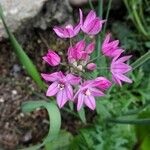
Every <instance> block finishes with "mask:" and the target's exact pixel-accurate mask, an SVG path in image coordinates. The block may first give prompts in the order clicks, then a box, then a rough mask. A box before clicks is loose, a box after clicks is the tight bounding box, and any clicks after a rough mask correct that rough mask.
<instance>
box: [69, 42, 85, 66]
mask: <svg viewBox="0 0 150 150" xmlns="http://www.w3.org/2000/svg"><path fill="white" fill-rule="evenodd" d="M84 48H85V41H84V40H81V41H79V42H78V43H76V44H75V45H74V46H70V47H69V48H68V61H69V62H70V63H72V62H74V61H78V60H80V59H81V57H82V52H83V50H84Z"/></svg>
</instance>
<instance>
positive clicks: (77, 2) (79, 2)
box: [69, 0, 122, 9]
mask: <svg viewBox="0 0 150 150" xmlns="http://www.w3.org/2000/svg"><path fill="white" fill-rule="evenodd" d="M108 1H109V0H104V7H105V3H106V2H108ZM88 2H89V0H69V3H70V5H71V6H73V7H81V6H83V5H85V4H88ZM91 2H92V3H93V4H96V3H97V2H98V0H91ZM121 3H122V1H121V0H112V9H118V8H120V6H121Z"/></svg>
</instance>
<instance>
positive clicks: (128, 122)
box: [106, 119, 150, 125]
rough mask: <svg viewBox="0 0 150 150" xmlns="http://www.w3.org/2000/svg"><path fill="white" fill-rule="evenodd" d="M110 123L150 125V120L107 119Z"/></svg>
mask: <svg viewBox="0 0 150 150" xmlns="http://www.w3.org/2000/svg"><path fill="white" fill-rule="evenodd" d="M106 121H107V122H108V123H119V124H132V125H149V124H150V119H133V120H124V119H107V120H106Z"/></svg>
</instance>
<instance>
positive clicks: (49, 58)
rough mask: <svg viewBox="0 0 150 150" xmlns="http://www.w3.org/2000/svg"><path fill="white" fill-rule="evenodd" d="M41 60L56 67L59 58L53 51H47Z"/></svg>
mask: <svg viewBox="0 0 150 150" xmlns="http://www.w3.org/2000/svg"><path fill="white" fill-rule="evenodd" d="M43 59H44V61H46V62H47V63H48V64H49V65H51V66H57V65H59V64H60V57H59V56H58V55H57V54H56V53H55V52H54V51H53V50H48V53H47V54H46V56H44V57H43Z"/></svg>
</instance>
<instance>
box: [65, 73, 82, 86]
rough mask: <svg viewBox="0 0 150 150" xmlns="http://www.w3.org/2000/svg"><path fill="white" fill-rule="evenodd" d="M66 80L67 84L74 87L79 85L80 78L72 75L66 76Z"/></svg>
mask: <svg viewBox="0 0 150 150" xmlns="http://www.w3.org/2000/svg"><path fill="white" fill-rule="evenodd" d="M66 80H67V81H68V83H70V84H71V85H76V84H79V82H80V81H81V78H80V77H77V76H74V75H72V74H67V76H66Z"/></svg>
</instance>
